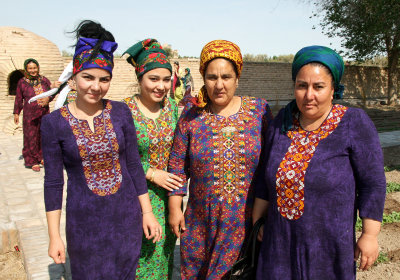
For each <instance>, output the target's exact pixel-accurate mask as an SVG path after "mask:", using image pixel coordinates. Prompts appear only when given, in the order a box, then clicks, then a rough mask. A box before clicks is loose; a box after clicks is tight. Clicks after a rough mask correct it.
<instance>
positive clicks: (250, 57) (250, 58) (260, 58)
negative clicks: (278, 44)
mask: <svg viewBox="0 0 400 280" xmlns="http://www.w3.org/2000/svg"><path fill="white" fill-rule="evenodd" d="M293 58H294V55H293V54H286V55H278V56H275V55H274V56H268V55H266V54H256V55H254V54H249V53H246V54H244V55H243V61H247V62H290V63H291V62H292V61H293Z"/></svg>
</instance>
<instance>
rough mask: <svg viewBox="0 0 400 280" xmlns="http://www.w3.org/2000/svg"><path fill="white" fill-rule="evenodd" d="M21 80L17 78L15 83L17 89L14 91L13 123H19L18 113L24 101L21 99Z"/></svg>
mask: <svg viewBox="0 0 400 280" xmlns="http://www.w3.org/2000/svg"><path fill="white" fill-rule="evenodd" d="M23 91H24V89H23V80H22V79H21V80H19V81H18V84H17V91H16V93H15V100H14V111H13V114H14V123H15V124H18V123H19V114H20V113H21V111H22V108H23V105H24V101H23Z"/></svg>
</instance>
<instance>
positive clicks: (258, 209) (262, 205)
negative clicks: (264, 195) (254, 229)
mask: <svg viewBox="0 0 400 280" xmlns="http://www.w3.org/2000/svg"><path fill="white" fill-rule="evenodd" d="M268 204H269V202H268V201H266V200H264V199H261V198H257V197H256V199H255V201H254V206H253V225H254V224H255V223H256V222H257V221H258V220H259V219H260V218H263V217H266V216H267V210H268ZM263 234H264V225H262V226H261V228H260V231H259V232H258V235H257V239H258V240H259V241H262V237H263Z"/></svg>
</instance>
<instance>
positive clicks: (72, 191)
mask: <svg viewBox="0 0 400 280" xmlns="http://www.w3.org/2000/svg"><path fill="white" fill-rule="evenodd" d="M111 120H112V124H113V127H114V131H115V133H116V135H117V139H118V144H119V160H120V164H121V170H122V184H121V187H120V189H119V190H118V191H117V192H116V193H115V194H112V195H108V196H98V195H96V194H94V193H93V192H92V191H91V190H90V189H89V188H88V186H87V183H86V179H85V176H84V173H83V166H82V161H81V157H80V155H79V151H78V146H77V143H76V139H75V137H74V135H73V133H72V130H71V127H70V125H69V123H68V122H67V121H66V120H65V119H64V118H63V116H62V115H61V114H60V110H57V111H54V112H52V113H51V114H49V115H47V116H46V117H44V118H43V122H42V127H41V132H42V139H43V141H42V148H43V156H44V161H45V182H44V197H45V205H46V211H52V210H57V209H61V206H62V205H61V204H62V191H63V184H64V179H63V166H65V169H66V171H67V176H68V185H67V205H66V215H67V216H66V236H67V250H68V253H69V257H70V260H71V271H72V276H73V279H134V278H135V273H136V266H137V262H138V259H139V254H140V248H141V241H142V215H141V209H140V204H139V200H138V198H137V196H138V195H141V194H144V193H147V186H146V179H145V175H144V172H143V167H142V165H141V163H140V156H139V153H138V149H137V139H136V130H135V127H134V124H133V120H132V116H131V113H130V111H129V108H128V106H126V104H123V103H120V102H114V101H112V109H111Z"/></svg>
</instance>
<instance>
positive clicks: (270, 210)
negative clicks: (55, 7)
mask: <svg viewBox="0 0 400 280" xmlns="http://www.w3.org/2000/svg"><path fill="white" fill-rule="evenodd" d="M75 33H76V38H77V42H76V46H75V53H74V56H73V72H72V74H71V77H70V85H71V87H73V88H75V90H76V92H75V94H74V96H73V98H71V100H69V101H67V102H65V105H64V106H62V107H61V108H60V109H58V110H55V111H54V112H52V113H50V114H48V113H49V107H48V103H49V101H51V100H52V98H53V97H47V98H43V99H41V98H39V99H38V101H35V102H32V103H31V104H29V103H28V102H27V101H28V100H29V99H30V98H31V97H33V96H35V95H38V94H39V95H40V94H43V92H44V91H47V90H48V89H49V88H50V87H51V85H50V82H49V81H48V80H47V79H46V78H45V77H43V76H40V75H39V63H38V62H37V61H35V60H34V59H30V60H27V61H26V62H25V73H26V74H25V77H24V78H22V79H21V81H20V82H19V83H18V90H17V96H16V99H15V109H14V114H15V115H14V116H15V122H16V123H18V115H19V113H20V112H21V110H22V108H23V109H24V121H23V125H24V150H23V155H24V159H25V165H26V166H29V167H31V168H32V169H33V170H35V171H39V170H40V164H43V162H42V160H44V167H45V180H44V197H45V206H46V215H47V221H48V227H49V237H50V245H49V256H50V257H52V258H53V259H54V261H55V262H56V263H62V262H65V255H66V253H65V251H66V249H65V246H64V243H63V241H62V239H61V235H60V216H61V208H62V195H63V186H64V178H63V169H64V168H65V170H66V172H67V176H68V182H67V205H66V217H67V220H66V237H67V251H68V254H69V258H70V263H71V272H72V277H73V279H171V277H172V269H173V258H174V254H173V252H174V248H175V243H176V238H180V250H181V271H180V274H181V278H182V279H229V278H230V274H231V269H232V266H233V265H234V263H235V262H236V261H237V260H238V257H239V255H240V252H241V250H242V249H243V248H242V247H243V244H244V243H245V241H246V239H247V238H248V235H249V232H250V230H251V228H252V225H253V224H254V223H255V222H256V221H258V220H259V219H260V218H261V219H265V225H264V227H263V228H262V230H261V231H260V234H259V236H258V238H259V240H260V241H261V242H262V244H261V249H260V256H259V262H258V268H257V279H288V280H289V279H346V280H347V279H355V274H356V260H357V259H358V258H359V257H360V256H361V258H360V259H361V261H360V268H361V269H368V268H369V267H370V266H371V265H372V264H373V262H374V261H375V260H376V258H377V256H378V242H377V235H378V233H379V230H380V223H381V221H382V215H383V205H384V200H385V188H386V183H385V176H384V170H383V156H382V151H381V148H380V144H379V138H378V134H377V132H376V129H375V127H374V125H373V123H372V122H371V120H370V119H369V118H368V116H367V115H366V113H364V112H363V111H362V110H361V109H355V108H349V107H346V106H343V105H339V104H335V103H333V99H335V98H341V96H342V94H343V86H342V85H341V84H340V80H341V77H342V75H343V71H344V63H343V60H342V58H341V57H340V56H339V55H338V54H337V53H336V52H335V51H333V50H331V49H330V48H327V47H323V46H310V47H305V48H303V49H301V50H300V51H299V52H298V53H297V54H296V56H295V57H294V60H293V63H292V79H293V83H294V99H293V101H292V102H290V103H289V104H288V105H287V106H286V107H285V108H283V109H282V110H281V111H280V112H279V113H278V115H277V116H275V118H274V117H273V115H272V113H271V110H270V107H269V105H268V102H267V101H266V100H264V99H262V98H255V97H247V96H237V95H236V94H235V92H236V89H237V88H238V86H239V81H240V76H241V74H242V68H243V59H242V54H241V51H240V48H239V47H238V46H237V45H236V44H234V43H232V42H229V41H226V40H214V41H211V42H209V43H208V44H206V45H205V46H204V47H203V49H202V51H201V56H200V73H201V75H202V77H203V81H204V86H203V87H202V88H201V89H200V91H199V93H198V94H197V95H196V96H195V95H194V94H193V91H194V86H193V78H192V76H191V74H190V69H189V68H186V69H185V74H182V73H180V70H179V63H174V65H171V62H170V60H169V58H168V57H167V54H166V52H165V51H164V50H163V49H162V47H161V45H160V43H159V42H158V41H157V40H155V39H145V40H143V41H140V42H138V43H136V44H134V45H133V46H132V47H130V48H129V49H128V50H126V51H125V53H124V54H127V55H128V58H127V62H128V63H130V64H131V65H132V66H133V67H134V69H135V73H136V78H137V80H138V83H139V89H140V90H139V93H138V94H135V95H133V96H130V97H127V98H125V99H124V100H123V101H122V102H118V101H111V100H109V99H105V98H104V97H105V95H106V94H107V92H108V90H109V87H110V84H111V81H112V77H113V66H114V63H113V52H114V51H115V50H116V49H117V43H116V42H115V39H114V37H113V35H112V34H111V33H110V32H109V31H107V30H105V29H104V28H103V27H102V26H101V25H100V24H99V23H95V22H92V21H83V22H81V24H79V25H78V27H77V28H76V30H75ZM59 86H60V84H59V83H54V84H53V87H59ZM179 88H181V91H180V90H179ZM179 105H182V106H184V109H183V112H182V113H181V114H180V115H179V113H178V106H179ZM39 129H40V131H41V137H40V133H39ZM32 135H34V136H32ZM40 142H42V143H41V144H42V145H40ZM40 147H42V149H43V152H42V151H41V148H40ZM42 153H43V158H42ZM36 166H39V168H37V167H36ZM185 195H188V196H189V198H188V203H187V208H186V211H185V212H183V209H182V201H183V196H185ZM357 215H359V216H360V217H361V218H362V221H363V231H362V234H361V236H360V237H359V238H358V240H357V241H356V238H355V229H354V227H355V220H356V217H357Z"/></svg>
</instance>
